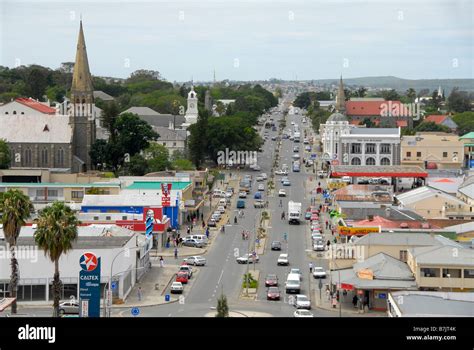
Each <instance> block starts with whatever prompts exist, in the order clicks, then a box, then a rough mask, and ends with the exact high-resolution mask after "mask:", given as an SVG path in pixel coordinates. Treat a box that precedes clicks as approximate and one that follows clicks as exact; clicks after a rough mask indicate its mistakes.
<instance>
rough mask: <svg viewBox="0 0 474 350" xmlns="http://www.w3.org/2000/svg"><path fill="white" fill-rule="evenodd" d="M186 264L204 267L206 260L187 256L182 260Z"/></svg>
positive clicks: (198, 256) (196, 256)
mask: <svg viewBox="0 0 474 350" xmlns="http://www.w3.org/2000/svg"><path fill="white" fill-rule="evenodd" d="M183 261H184V262H185V263H186V264H189V265H193V266H204V265H206V262H207V261H206V258H204V257H202V256H200V255H195V256H188V257H187V258H185V259H184V260H183Z"/></svg>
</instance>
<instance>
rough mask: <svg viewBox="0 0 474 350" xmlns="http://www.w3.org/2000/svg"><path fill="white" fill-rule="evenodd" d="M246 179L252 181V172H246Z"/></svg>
mask: <svg viewBox="0 0 474 350" xmlns="http://www.w3.org/2000/svg"><path fill="white" fill-rule="evenodd" d="M244 180H245V181H252V174H245V175H244Z"/></svg>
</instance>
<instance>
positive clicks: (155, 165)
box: [143, 143, 171, 172]
mask: <svg viewBox="0 0 474 350" xmlns="http://www.w3.org/2000/svg"><path fill="white" fill-rule="evenodd" d="M143 153H144V154H145V159H147V163H148V170H149V171H150V172H157V171H164V170H168V169H170V167H171V162H170V161H169V152H168V149H167V148H166V147H165V146H163V145H160V144H158V143H152V144H151V145H150V146H149V147H148V148H147V149H146V150H145V151H144V152H143Z"/></svg>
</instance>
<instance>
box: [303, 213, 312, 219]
mask: <svg viewBox="0 0 474 350" xmlns="http://www.w3.org/2000/svg"><path fill="white" fill-rule="evenodd" d="M304 219H305V220H309V219H311V212H310V211H307V212H305V213H304Z"/></svg>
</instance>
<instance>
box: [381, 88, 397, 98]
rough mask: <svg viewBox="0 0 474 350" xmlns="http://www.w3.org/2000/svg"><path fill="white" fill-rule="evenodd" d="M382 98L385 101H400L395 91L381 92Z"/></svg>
mask: <svg viewBox="0 0 474 350" xmlns="http://www.w3.org/2000/svg"><path fill="white" fill-rule="evenodd" d="M382 97H383V98H384V99H385V101H398V100H400V95H399V94H398V92H397V91H396V90H395V89H391V90H385V91H382Z"/></svg>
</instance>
